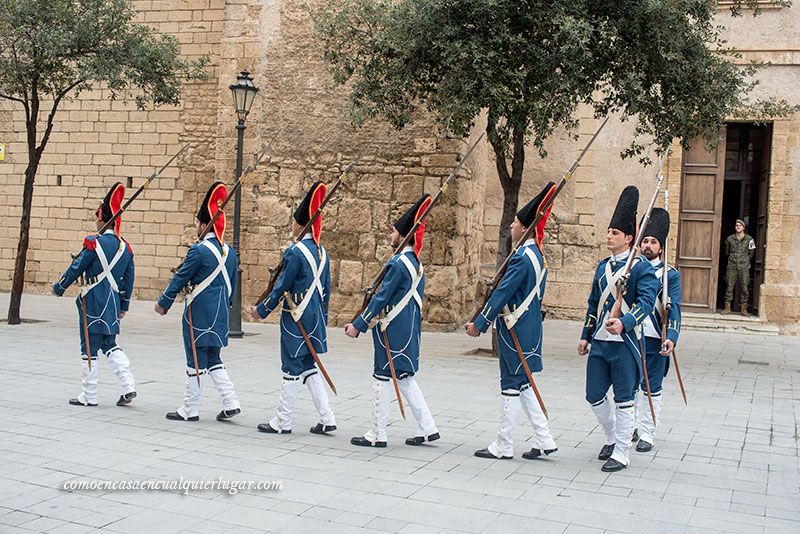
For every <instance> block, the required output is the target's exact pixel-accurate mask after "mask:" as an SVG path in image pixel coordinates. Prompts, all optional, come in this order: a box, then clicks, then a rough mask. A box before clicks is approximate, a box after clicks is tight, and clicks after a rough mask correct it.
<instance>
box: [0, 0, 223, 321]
mask: <svg viewBox="0 0 800 534" xmlns="http://www.w3.org/2000/svg"><path fill="white" fill-rule="evenodd" d="M134 16H135V12H134V11H133V9H132V7H131V2H130V0H0V98H3V99H6V100H9V101H12V102H14V103H17V104H20V105H22V107H23V108H24V111H25V127H26V133H27V136H26V140H27V149H28V165H27V168H26V170H25V181H24V186H23V195H22V217H21V221H20V238H19V244H18V247H17V256H16V260H15V267H14V280H13V283H12V289H11V300H10V305H9V313H8V322H9V324H18V323H19V322H20V317H19V307H20V301H21V295H22V289H23V286H24V273H25V262H26V259H27V251H28V241H29V230H30V211H31V205H32V198H33V186H34V181H35V178H36V172H37V170H38V167H39V162H40V160H41V157H42V154H43V153H44V150H45V148H46V147H47V142H48V140H49V138H50V134H51V132H52V130H53V126H54V124H55V119H56V113H57V112H58V109H59V105H60V104H61V103H62V102H63V101H64V100H66V99H70V98H75V97H76V96H78V95H79V94H80V93H81V92H83V91H87V90H90V89H95V88H99V87H101V86H102V87H105V88H107V89H108V90H109V91H110V94H111V98H112V99H116V98H131V99H133V100H134V101H135V103H136V105H137V106H138V107H139V108H144V107H145V105H146V104H148V103H151V104H153V105H156V106H159V105H165V104H177V103H178V102H179V100H180V88H181V79H189V78H203V77H205V74H204V73H203V68H204V67H205V65H206V64H207V63H208V60H207V58H201V59H200V60H197V61H187V60H185V59H182V58H180V57H179V55H178V54H179V52H180V50H179V46H178V43H177V41H176V39H175V38H174V37H172V36H169V35H158V34H157V33H156V32H155V31H154V30H153V29H152V28H150V27H148V26H144V25H141V24H135V23H133V22H132V21H133V18H134Z"/></svg>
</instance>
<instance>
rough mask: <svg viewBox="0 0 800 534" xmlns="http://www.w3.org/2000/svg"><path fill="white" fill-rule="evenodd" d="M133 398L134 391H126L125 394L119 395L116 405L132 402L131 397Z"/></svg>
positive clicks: (125, 404) (134, 395)
mask: <svg viewBox="0 0 800 534" xmlns="http://www.w3.org/2000/svg"><path fill="white" fill-rule="evenodd" d="M135 398H136V392H135V391H131V392H130V393H126V394H125V395H120V396H119V400H118V401H117V406H127V405H129V404H130V403H131V402H133V399H135Z"/></svg>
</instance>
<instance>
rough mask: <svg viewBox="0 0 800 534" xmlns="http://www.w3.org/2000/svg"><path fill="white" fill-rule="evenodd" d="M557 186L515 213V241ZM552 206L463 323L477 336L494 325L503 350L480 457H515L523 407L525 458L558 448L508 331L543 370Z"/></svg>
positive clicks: (534, 366)
mask: <svg viewBox="0 0 800 534" xmlns="http://www.w3.org/2000/svg"><path fill="white" fill-rule="evenodd" d="M554 188H555V184H554V183H553V182H550V183H548V184H547V185H546V186H545V188H544V189H542V191H541V192H540V193H539V194H538V195H537V196H536V197H535V198H534V199H533V200H531V201H530V202H528V204H526V205H525V206H524V207H523V208H522V209H521V210H519V212H517V216H516V217H515V218H514V222H513V223H512V224H511V239H512V242H514V243H516V242H517V241H518V240H519V239H520V238H521V237H522V235H523V234H524V233H525V231H526V230H527V229H528V227H529V226H530V225H531V224H533V221H534V219H535V218H536V215H537V213H539V211H541V210H542V208H543V207H544V204H545V202H546V200H547V197H548V196H549V194H550V193H551V191H552V190H553V189H554ZM550 209H552V205H551V207H550V208H549V209H548V210H547V212H546V213H545V214H544V216H543V217H542V218H541V220H540V221H539V223H538V224H537V226H536V229H535V230H534V233H533V237H531V238H530V239H528V240H527V241H525V243H524V244H523V245H522V246H521V247H520V248H519V249H518V250H517V251H516V252H515V253H514V255H513V256H512V257H511V260H510V261H509V264H508V268H507V270H506V273H505V274H504V275H503V278H502V281H501V282H500V284H499V285H498V286H497V289H496V290H495V291H493V292H492V295H491V298H490V299H489V302H487V303H486V306H485V307H484V308H483V310H482V311H481V313H480V314H479V315H478V317H477V318H476V320H475V323H467V324H466V325H464V326H465V328H466V329H467V334H468V335H470V336H474V337H477V336H479V335H480V334H481V333H484V332H486V331H487V330H488V329H489V326H490V325H492V324H495V327H496V328H497V339H498V345H499V348H500V359H499V362H500V426H499V428H498V430H497V438H495V440H494V441H493V442H492V443H491V444H490V445H489V446H488V447H486V448H484V449H480V450H478V451H475V456H477V457H479V458H492V459H494V458H499V459H501V460H510V459H511V458H513V457H514V447H513V439H512V436H513V432H514V427H515V426H516V424H517V417H518V416H519V411H520V408H521V409H523V410H524V411H525V414H526V415H527V416H528V419H529V420H530V422H531V425H532V426H533V430H534V432H535V433H536V438H535V440H534V443H533V445H534V446H533V448H532V449H531V450H530V451H529V452H525V453H523V454H522V457H523V458H525V459H527V460H533V459H536V458H539V457H541V456H542V455H549V454H552V453H554V452H556V451H557V450H558V447H557V446H556V442H555V440H554V439H553V436H552V435H551V433H550V428H549V426H548V424H547V416H546V415H545V414H544V411H543V410H542V407H541V406H540V405H539V402H538V401H537V399H536V397H535V395H534V392H533V391H532V389H531V384H530V383H529V381H528V377H527V375H526V373H525V370H524V368H523V366H522V363H521V361H520V355H519V353H518V352H517V348H516V346H515V345H516V344H515V343H514V341H513V339H512V337H511V333H510V329H511V328H513V329H514V332H515V333H516V334H517V338H518V340H519V345H520V348H521V350H522V353H523V354H524V357H525V359H526V360H527V362H528V366H529V367H530V370H531V371H532V372H540V371H541V370H542V299H543V298H544V290H545V283H546V280H547V267H546V263H545V261H544V256H543V255H542V250H541V248H542V240H543V238H544V227H545V224H546V223H547V218H548V217H549V215H550Z"/></svg>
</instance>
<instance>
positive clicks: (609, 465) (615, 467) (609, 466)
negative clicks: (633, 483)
mask: <svg viewBox="0 0 800 534" xmlns="http://www.w3.org/2000/svg"><path fill="white" fill-rule="evenodd" d="M626 467H628V466H627V465H625V464H623V463H620V462H618V461H616V460H615V459H613V458H609V459H608V461H607V462H606V463H604V464H603V467H602V470H603V471H605V472H606V473H613V472H615V471H622V470H623V469H625V468H626Z"/></svg>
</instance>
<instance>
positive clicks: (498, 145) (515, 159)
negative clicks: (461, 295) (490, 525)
mask: <svg viewBox="0 0 800 534" xmlns="http://www.w3.org/2000/svg"><path fill="white" fill-rule="evenodd" d="M495 127H496V119H495V118H493V117H492V114H491V113H490V117H489V122H488V123H487V125H486V133H487V137H488V138H489V142H490V143H491V145H492V148H493V149H494V162H495V167H496V168H497V174H498V176H499V177H500V186H501V187H502V188H503V214H502V215H501V216H500V231H499V232H498V233H499V235H498V237H497V260H496V262H495V265H496V268H498V269H499V268H500V266H501V265H502V264H503V261H504V260H505V259H506V256H508V254H509V253H510V252H511V247H512V244H511V223H512V222H514V217H516V216H517V206H518V205H519V190H520V186H522V171H523V170H524V167H525V128H524V127H519V126H517V127H515V128H514V130H513V132H512V142H513V147H512V157H511V172H509V170H508V163H507V162H506V156H505V153H506V151H505V150H504V146H503V143H502V140H501V139H500V138H499V137H498V136H497V133H496V129H495ZM492 355H493V356H494V357H499V356H500V348H499V345H498V341H497V331H496V330H494V329H492Z"/></svg>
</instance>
